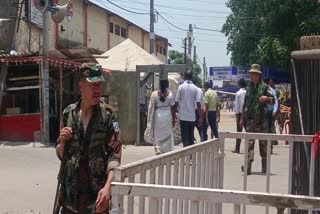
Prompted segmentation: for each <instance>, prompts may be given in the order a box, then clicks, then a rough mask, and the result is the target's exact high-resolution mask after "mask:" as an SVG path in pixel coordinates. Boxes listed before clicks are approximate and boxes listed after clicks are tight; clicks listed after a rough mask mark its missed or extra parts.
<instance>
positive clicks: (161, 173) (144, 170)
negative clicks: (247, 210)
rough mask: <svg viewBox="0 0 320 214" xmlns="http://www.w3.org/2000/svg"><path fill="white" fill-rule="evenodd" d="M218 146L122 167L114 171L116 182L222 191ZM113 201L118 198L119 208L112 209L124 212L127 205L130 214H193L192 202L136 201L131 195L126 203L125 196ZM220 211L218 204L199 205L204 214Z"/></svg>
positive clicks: (212, 144) (207, 144) (191, 148)
mask: <svg viewBox="0 0 320 214" xmlns="http://www.w3.org/2000/svg"><path fill="white" fill-rule="evenodd" d="M219 146H220V144H219V139H214V140H209V141H206V142H203V143H200V144H195V145H192V146H188V147H186V148H183V149H180V150H175V151H172V152H169V153H165V154H162V155H159V156H155V157H151V158H148V159H145V160H141V161H137V162H134V163H132V164H128V165H125V166H120V167H119V168H118V169H116V170H115V178H116V180H117V181H120V182H128V183H141V184H159V185H167V186H180V187H202V188H208V189H212V188H215V189H219V188H223V176H222V174H223V151H220V148H219ZM112 194H113V193H112ZM112 197H113V198H114V199H115V197H117V198H116V199H117V204H113V206H114V207H120V208H124V204H126V208H124V209H125V213H128V214H133V213H140V214H142V213H169V210H172V211H173V213H181V214H182V213H189V210H190V201H189V200H182V199H181V200H180V199H177V198H175V199H172V200H169V199H157V198H155V197H148V198H145V196H143V195H142V196H139V198H137V197H134V196H132V195H129V194H128V196H127V197H125V199H124V197H123V195H117V196H116V195H112ZM124 202H126V203H124ZM134 205H136V206H134ZM135 207H136V209H135ZM137 207H138V209H137ZM221 208H222V207H221V205H219V204H211V203H207V202H203V203H201V204H200V205H199V210H200V211H201V213H212V212H215V213H216V212H218V210H219V209H220V210H221Z"/></svg>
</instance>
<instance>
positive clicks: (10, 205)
mask: <svg viewBox="0 0 320 214" xmlns="http://www.w3.org/2000/svg"><path fill="white" fill-rule="evenodd" d="M219 131H235V116H234V114H233V113H232V112H223V113H222V118H221V123H220V124H219ZM234 144H235V140H232V139H230V140H227V141H226V154H225V171H224V173H225V174H224V188H225V189H234V190H241V188H242V179H243V176H242V173H241V172H240V166H241V165H242V163H243V160H244V156H243V154H233V153H231V150H232V149H233V148H234ZM241 149H243V146H242V147H241ZM258 149H259V146H258V144H257V145H256V148H255V150H256V151H255V154H256V156H255V157H256V161H254V163H253V175H251V176H249V177H248V190H252V191H260V192H265V186H266V185H265V184H266V177H265V176H264V175H261V173H259V172H260V171H261V168H260V167H261V163H260V158H259V153H258ZM274 152H275V153H276V154H274V155H272V161H271V165H272V167H271V172H272V176H271V192H276V193H287V192H288V185H287V181H288V160H289V159H288V147H287V146H286V145H284V143H283V142H280V144H279V145H278V146H276V147H275V149H274ZM153 155H154V149H153V147H151V146H139V147H136V146H126V147H124V148H123V164H127V163H132V162H134V161H137V160H141V159H144V158H147V157H151V156H153ZM0 169H1V170H0V183H1V185H0V193H1V194H0V214H11V213H12V214H13V213H14V214H28V213H32V214H34V213H37V214H40V213H41V214H48V213H51V212H52V205H53V200H54V194H55V189H56V183H57V179H56V178H57V172H58V169H59V160H58V159H57V158H56V154H55V149H54V148H53V147H46V146H43V145H41V144H40V143H10V142H9V143H8V142H1V143H0ZM231 209H232V207H231V206H230V205H225V206H224V212H223V213H232V211H231ZM263 211H264V208H262V207H259V208H257V207H248V208H247V213H248V214H250V213H252V214H254V213H263ZM271 211H272V212H270V213H275V210H274V209H273V210H272V208H271Z"/></svg>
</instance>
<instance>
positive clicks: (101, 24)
mask: <svg viewBox="0 0 320 214" xmlns="http://www.w3.org/2000/svg"><path fill="white" fill-rule="evenodd" d="M107 26H108V24H107V14H106V12H105V11H104V10H102V9H100V8H98V7H95V6H89V7H88V47H90V48H95V49H98V50H100V51H107V50H108V30H109V27H107Z"/></svg>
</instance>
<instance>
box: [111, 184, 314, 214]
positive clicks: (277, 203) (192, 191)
mask: <svg viewBox="0 0 320 214" xmlns="http://www.w3.org/2000/svg"><path fill="white" fill-rule="evenodd" d="M112 195H113V197H114V198H113V200H112V201H113V203H119V201H118V199H119V197H120V196H126V195H129V197H137V196H138V197H150V198H153V199H154V200H155V204H153V206H155V207H156V208H159V207H161V206H162V205H161V204H160V203H159V202H160V201H161V200H185V201H190V202H191V203H190V212H183V213H184V214H203V213H208V212H203V211H202V210H200V206H201V204H203V203H207V204H210V205H212V204H215V203H231V204H234V212H233V213H234V214H240V207H239V205H240V204H245V205H254V206H268V207H275V208H276V209H277V213H278V214H283V213H284V210H285V208H289V209H290V208H294V209H300V210H319V209H320V197H310V196H307V197H306V196H297V195H290V194H271V193H258V192H247V191H233V190H232V191H231V190H220V189H208V188H198V187H177V186H167V185H154V184H131V183H117V182H114V183H112ZM212 209H213V208H212ZM151 210H152V212H149V213H150V214H157V213H162V212H158V211H157V210H156V209H155V208H154V207H152V209H151ZM123 213H124V212H123V210H122V209H121V208H115V209H113V210H112V211H111V214H123ZM176 213H177V212H176V211H175V210H172V209H169V210H167V211H166V212H165V214H176ZM210 213H219V214H221V213H222V212H221V211H220V212H210Z"/></svg>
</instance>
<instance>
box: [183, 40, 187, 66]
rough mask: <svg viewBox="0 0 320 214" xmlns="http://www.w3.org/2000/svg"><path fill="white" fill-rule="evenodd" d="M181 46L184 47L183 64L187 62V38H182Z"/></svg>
mask: <svg viewBox="0 0 320 214" xmlns="http://www.w3.org/2000/svg"><path fill="white" fill-rule="evenodd" d="M183 48H184V64H187V38H184V42H183Z"/></svg>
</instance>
